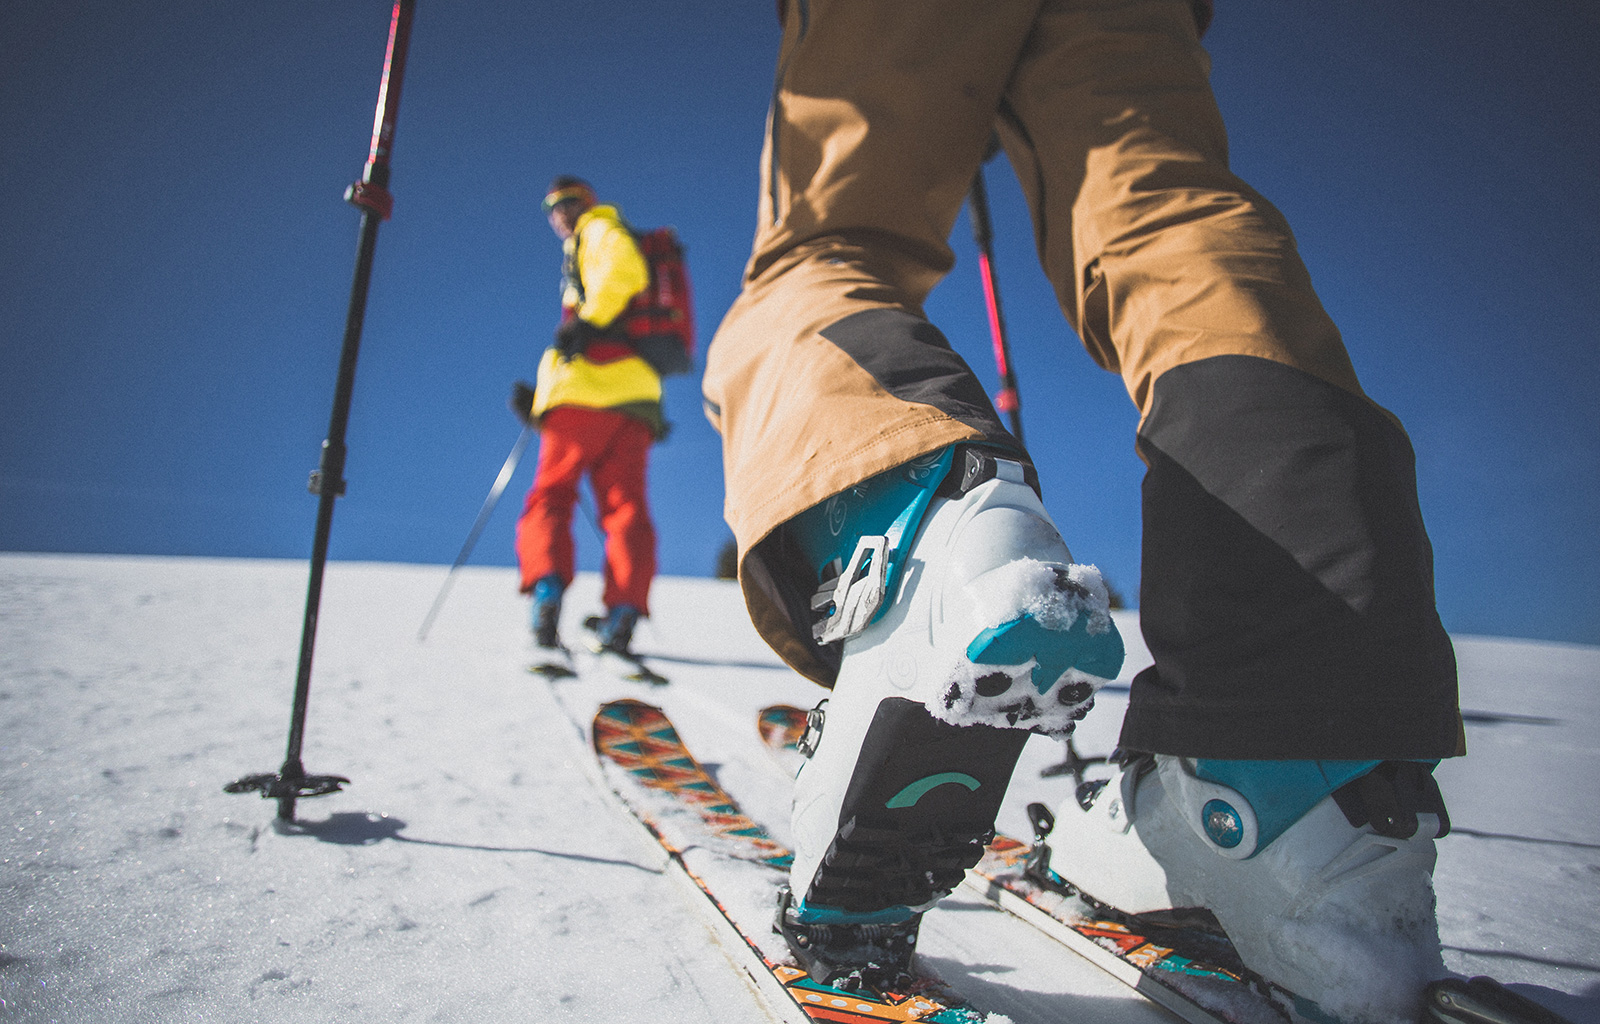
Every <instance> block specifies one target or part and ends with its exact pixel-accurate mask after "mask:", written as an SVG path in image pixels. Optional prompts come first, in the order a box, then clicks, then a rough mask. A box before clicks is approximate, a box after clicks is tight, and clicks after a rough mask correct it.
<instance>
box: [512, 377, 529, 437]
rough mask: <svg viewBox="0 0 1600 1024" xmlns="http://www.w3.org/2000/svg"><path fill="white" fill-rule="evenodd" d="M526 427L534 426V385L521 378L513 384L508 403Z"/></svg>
mask: <svg viewBox="0 0 1600 1024" xmlns="http://www.w3.org/2000/svg"><path fill="white" fill-rule="evenodd" d="M506 404H508V405H510V406H511V411H512V412H514V413H516V415H517V419H519V420H521V421H522V425H523V426H525V427H531V426H533V385H531V384H529V383H528V382H527V381H525V380H519V381H517V382H515V383H514V384H512V385H511V398H510V400H509V401H508V402H507V403H506Z"/></svg>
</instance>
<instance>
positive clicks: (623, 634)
mask: <svg viewBox="0 0 1600 1024" xmlns="http://www.w3.org/2000/svg"><path fill="white" fill-rule="evenodd" d="M638 623H639V609H637V608H635V607H634V606H633V605H631V604H619V605H617V606H616V607H615V608H608V609H607V610H606V613H605V614H604V615H591V616H589V617H588V618H587V619H585V620H583V624H584V625H585V626H587V627H588V628H589V631H590V632H592V633H593V634H594V636H595V640H596V641H597V642H598V643H599V644H600V647H601V648H602V649H603V650H607V651H613V652H615V653H617V654H621V655H624V656H627V655H631V654H632V653H633V650H632V644H633V628H634V626H636V625H638Z"/></svg>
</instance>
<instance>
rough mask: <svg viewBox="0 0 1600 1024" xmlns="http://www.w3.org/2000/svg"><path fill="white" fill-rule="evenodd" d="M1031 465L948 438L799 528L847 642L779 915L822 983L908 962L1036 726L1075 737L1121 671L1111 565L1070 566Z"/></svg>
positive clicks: (822, 719) (887, 981)
mask: <svg viewBox="0 0 1600 1024" xmlns="http://www.w3.org/2000/svg"><path fill="white" fill-rule="evenodd" d="M958 459H959V461H958ZM1027 471H1028V470H1027V469H1026V468H1025V467H1024V466H1023V464H1022V463H1020V462H1017V461H1013V460H1010V459H1007V458H1004V457H1003V456H998V455H996V454H995V453H992V452H989V451H986V450H984V449H979V448H975V447H967V446H962V447H958V448H952V449H946V450H945V451H943V452H940V453H937V454H935V455H933V456H929V457H927V458H925V459H920V460H917V461H915V462H912V463H909V464H907V465H905V466H902V467H900V468H899V469H897V470H893V471H891V472H889V473H886V474H882V475H881V476H879V477H876V478H873V479H872V480H869V481H866V482H865V483H863V484H862V485H860V486H858V487H855V488H852V489H851V490H849V491H846V492H844V493H843V494H841V495H837V496H835V497H834V498H833V499H831V500H830V501H828V502H826V503H824V504H823V505H819V506H817V507H816V508H814V509H811V510H808V511H807V512H806V513H804V514H802V515H801V516H800V517H797V519H796V520H794V521H793V522H791V523H790V524H788V525H786V527H785V529H786V530H789V531H790V537H791V539H792V540H793V541H794V543H795V544H796V545H797V546H798V548H799V549H800V550H801V551H802V552H804V554H805V556H806V558H807V559H808V560H809V561H810V562H811V564H813V565H819V566H825V567H827V568H826V569H825V571H824V572H823V573H821V576H822V577H823V583H822V586H821V587H820V588H819V590H818V592H817V596H816V598H815V599H814V601H813V603H812V607H813V609H814V611H815V614H816V616H817V619H816V624H815V630H814V635H815V636H816V638H817V639H818V641H819V642H821V643H832V642H836V641H838V642H842V643H843V645H844V646H843V654H842V661H841V667H840V670H839V674H838V678H837V681H836V683H835V685H834V688H833V692H832V694H831V695H830V697H829V700H828V702H827V705H826V709H825V710H823V711H820V712H813V715H812V720H811V728H810V729H809V730H808V734H807V736H806V737H805V738H804V740H803V743H802V749H803V750H806V751H808V752H809V760H808V761H807V762H806V764H805V765H804V766H803V767H802V768H801V769H800V772H799V775H798V776H797V778H796V782H795V795H794V812H793V822H794V830H793V831H794V847H795V850H794V853H795V859H794V865H793V868H792V870H791V873H790V889H791V890H792V895H791V896H789V897H786V900H785V902H784V903H783V904H782V906H781V907H780V911H779V914H778V918H777V921H776V922H775V928H776V930H777V931H778V932H779V933H781V934H782V935H783V936H784V938H785V939H786V940H787V941H788V943H789V946H790V948H791V949H792V950H793V951H794V953H795V955H796V957H797V958H799V959H800V961H801V962H802V963H804V964H806V965H807V970H808V972H810V973H811V974H812V976H813V977H814V978H816V979H817V980H819V981H822V982H824V983H833V982H834V981H836V980H838V979H844V980H845V981H846V982H847V983H849V984H854V985H865V986H869V987H874V986H876V987H882V986H886V985H887V986H892V985H894V984H895V983H896V982H897V979H901V978H903V977H904V976H905V975H906V974H907V973H908V969H909V965H910V957H911V955H912V951H913V950H914V949H915V946H916V932H917V925H918V922H919V921H920V919H921V915H922V913H923V912H924V911H926V910H928V909H929V908H930V907H932V906H933V905H934V904H935V903H937V902H938V901H939V900H940V899H942V898H943V897H945V896H946V895H948V894H949V893H950V892H951V891H952V890H953V889H954V888H955V887H956V886H957V885H959V884H960V882H961V880H962V878H963V877H964V875H965V872H966V870H967V869H968V868H970V867H971V866H972V865H973V864H975V863H977V861H978V859H979V858H980V857H981V856H982V853H983V848H984V846H986V845H987V844H988V842H989V841H990V840H991V839H992V837H993V834H994V833H993V829H994V819H995V815H996V813H997V812H998V810H999V806H1000V801H1001V798H1002V797H1003V796H1004V795H1005V790H1006V785H1007V783H1008V782H1009V781H1010V777H1011V771H1012V769H1013V768H1014V767H1015V765H1016V762H1017V758H1018V757H1019V756H1020V755H1021V753H1022V747H1023V744H1024V743H1026V741H1027V738H1028V735H1029V733H1030V732H1033V731H1037V732H1044V733H1048V734H1051V735H1056V736H1064V735H1066V734H1067V733H1070V732H1071V731H1072V728H1073V726H1074V725H1075V723H1076V722H1077V721H1078V719H1080V718H1082V717H1083V715H1084V713H1085V712H1086V711H1087V710H1088V708H1089V706H1090V704H1091V703H1092V695H1093V693H1094V691H1095V689H1097V688H1098V687H1099V686H1100V685H1101V684H1103V683H1104V682H1105V681H1106V680H1108V679H1110V678H1111V677H1114V676H1115V675H1116V674H1117V672H1118V670H1119V668H1120V667H1121V664H1122V654H1123V650H1122V640H1121V637H1120V636H1119V635H1118V633H1117V631H1116V627H1115V626H1114V625H1113V624H1112V622H1111V618H1110V615H1109V614H1108V612H1107V592H1106V589H1105V585H1104V583H1103V581H1102V580H1101V579H1100V574H1099V572H1098V571H1097V570H1095V569H1094V568H1093V567H1092V566H1081V565H1074V564H1072V556H1071V554H1070V553H1069V552H1068V550H1067V546H1066V545H1065V544H1064V543H1063V542H1062V540H1061V537H1060V534H1058V533H1057V532H1056V529H1055V527H1054V525H1052V523H1051V522H1050V518H1049V515H1048V514H1047V513H1046V512H1045V510H1044V506H1043V505H1041V504H1040V502H1039V499H1038V497H1037V495H1036V494H1035V492H1034V491H1033V489H1032V488H1031V487H1030V486H1029V485H1028V482H1027V479H1026V473H1027Z"/></svg>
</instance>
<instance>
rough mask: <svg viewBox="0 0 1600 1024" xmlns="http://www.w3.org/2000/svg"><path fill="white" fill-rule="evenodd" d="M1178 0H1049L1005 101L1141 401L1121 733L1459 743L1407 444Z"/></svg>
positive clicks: (1067, 275)
mask: <svg viewBox="0 0 1600 1024" xmlns="http://www.w3.org/2000/svg"><path fill="white" fill-rule="evenodd" d="M1207 68H1208V65H1207V57H1206V55H1205V53H1204V51H1203V50H1201V49H1200V45H1199V42H1198V40H1197V38H1196V34H1195V27H1194V23H1193V18H1192V14H1191V12H1190V9H1189V5H1188V4H1187V3H1185V2H1183V0H1057V2H1052V3H1049V4H1047V5H1046V7H1045V10H1044V12H1043V13H1042V15H1041V17H1040V20H1039V25H1038V27H1037V30H1036V32H1035V33H1034V35H1033V36H1032V38H1031V39H1030V44H1029V48H1028V52H1027V54H1026V55H1025V57H1024V59H1023V61H1022V62H1021V63H1020V64H1019V66H1018V70H1017V74H1016V76H1015V78H1014V79H1013V80H1012V81H1011V83H1010V85H1009V87H1008V89H1007V92H1006V95H1005V98H1004V101H1003V103H1002V117H1001V136H1002V139H1003V141H1004V142H1005V145H1006V149H1007V152H1008V154H1009V155H1010V157H1011V159H1012V162H1013V164H1014V166H1015V167H1016V170H1017V174H1018V177H1019V178H1020V180H1021V181H1022V183H1023V186H1024V190H1025V192H1026V193H1027V195H1028V198H1029V201H1030V204H1031V205H1032V208H1033V211H1034V218H1035V230H1036V233H1037V239H1038V244H1039V252H1040V258H1041V262H1042V263H1043V265H1044V267H1045V270H1046V272H1047V273H1048V275H1049V276H1050V278H1051V280H1052V282H1053V283H1054V284H1055V287H1056V291H1057V295H1058V297H1059V299H1060V301H1061V306H1062V309H1063V311H1064V312H1065V313H1066V315H1067V318H1068V320H1069V321H1070V322H1071V323H1072V325H1073V327H1074V328H1075V329H1077V331H1078V332H1079V334H1080V336H1081V337H1082V338H1083V340H1084V342H1085V344H1086V346H1087V347H1088V349H1089V351H1090V352H1091V353H1092V354H1093V355H1094V357H1095V358H1096V359H1097V360H1098V361H1099V362H1100V363H1101V365H1103V366H1105V367H1106V368H1107V369H1110V370H1113V371H1116V372H1119V373H1120V374H1121V375H1122V377H1123V380H1124V382H1125V383H1126V385H1127V388H1128V393H1129V394H1130V395H1131V396H1132V398H1133V400H1134V402H1135V403H1136V404H1137V405H1138V406H1139V409H1140V412H1141V414H1142V421H1141V423H1140V427H1139V433H1138V447H1139V452H1140V455H1141V456H1142V457H1143V459H1144V460H1145V462H1146V463H1147V465H1148V467H1149V472H1148V475H1147V477H1146V480H1145V485H1144V519H1145V522H1144V558H1143V571H1142V581H1141V587H1140V599H1139V608H1140V617H1141V625H1142V627H1143V630H1144V633H1145V637H1146V640H1147V642H1148V644H1149V647H1150V651H1151V653H1152V655H1153V656H1154V659H1155V665H1154V667H1153V668H1151V669H1150V670H1148V671H1146V672H1144V673H1142V674H1141V675H1140V676H1139V677H1138V679H1137V680H1136V681H1135V683H1134V688H1133V699H1132V707H1131V709H1130V712H1129V715H1128V718H1127V722H1126V724H1125V727H1124V731H1123V735H1122V744H1123V746H1125V747H1128V748H1130V749H1136V750H1150V751H1158V752H1161V753H1169V754H1184V755H1189V756H1195V757H1230V758H1260V759H1272V758H1283V757H1316V758H1346V759H1348V758H1437V757H1447V756H1450V755H1452V754H1455V753H1457V752H1458V746H1459V739H1460V735H1461V733H1460V717H1459V714H1458V712H1457V707H1456V688H1455V664H1454V658H1453V654H1452V650H1451V647H1450V643H1449V640H1448V638H1447V637H1446V636H1445V633H1444V630H1443V628H1442V627H1441V626H1440V624H1439V619H1438V615H1437V614H1436V612H1435V610H1434V603H1433V582H1432V552H1431V548H1430V546H1429V544H1428V539H1427V535H1426V534H1425V532H1424V530H1423V526H1422V518H1421V514H1420V512H1419V510H1418V505H1417V497H1416V482H1415V473H1414V469H1413V457H1412V452H1411V446H1410V443H1409V441H1408V440H1407V438H1406V435H1405V433H1404V431H1403V430H1401V428H1400V426H1399V424H1398V423H1397V422H1396V421H1395V420H1394V418H1393V417H1392V416H1391V415H1389V414H1388V413H1387V412H1385V411H1384V410H1382V409H1381V408H1379V407H1378V406H1377V405H1375V404H1374V403H1373V402H1372V401H1371V400H1370V399H1368V398H1367V397H1366V396H1365V395H1364V394H1363V393H1362V391H1361V387H1360V385H1359V383H1358V382H1357V379H1356V376H1355V372H1354V370H1353V369H1352V367H1351V365H1350V361H1349V358H1348V356H1347V354H1346V352H1345V349H1344V345H1343V342H1342V340H1341V338H1340V336H1339V332H1338V330H1337V329H1336V328H1335V326H1334V324H1333V323H1332V321H1331V320H1330V319H1329V318H1328V315H1327V314H1326V312H1324V310H1323V308H1322V305H1321V303H1320V302H1319V301H1318V299H1317V296H1316V293H1315V292H1314V291H1313V289H1312V286H1311V279H1310V275H1309V274H1308V273H1307V271H1306V269H1305V266H1304V264H1303V263H1302V262H1301V260H1300V257H1299V255H1298V252H1297V251H1296V248H1295V243H1294V238H1293V236H1292V234H1291V233H1290V230H1289V227H1288V225H1287V223H1286V222H1285V221H1284V219H1283V217H1282V215H1281V214H1280V213H1279V212H1278V211H1277V210H1276V209H1275V208H1273V207H1272V206H1271V204H1269V203H1268V202H1267V201H1266V200H1265V199H1263V198H1262V197H1261V196H1260V195H1259V194H1257V193H1256V192H1255V191H1254V190H1252V189H1251V188H1250V187H1249V186H1248V185H1246V184H1245V183H1244V182H1242V181H1240V180H1239V179H1238V178H1237V177H1235V176H1234V175H1233V174H1232V172H1231V171H1229V169H1228V165H1227V140H1226V135H1225V133H1224V130H1223V125H1222V121H1221V117H1220V115H1219V114H1218V112H1217V108H1216V104H1215V101H1214V99H1213V97H1212V94H1211V91H1210V87H1209V84H1208V82H1207V77H1206V76H1207Z"/></svg>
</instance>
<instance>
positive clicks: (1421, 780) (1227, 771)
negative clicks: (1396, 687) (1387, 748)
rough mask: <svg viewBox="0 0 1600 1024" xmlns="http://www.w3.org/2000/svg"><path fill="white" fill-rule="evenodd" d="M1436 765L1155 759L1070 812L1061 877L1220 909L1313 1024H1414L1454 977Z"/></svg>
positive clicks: (1154, 903) (1131, 898)
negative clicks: (1441, 903)
mask: <svg viewBox="0 0 1600 1024" xmlns="http://www.w3.org/2000/svg"><path fill="white" fill-rule="evenodd" d="M1431 770H1432V766H1431V765H1428V764H1425V763H1417V762H1406V761H1385V762H1381V763H1378V762H1371V761H1368V762H1348V761H1340V762H1328V761H1322V762H1317V761H1282V762H1270V761H1198V762H1197V761H1194V760H1192V759H1189V758H1179V757H1169V756H1166V755H1155V756H1150V755H1141V756H1138V757H1135V758H1133V759H1131V760H1129V761H1127V762H1125V763H1124V764H1123V765H1121V766H1120V767H1119V768H1118V770H1117V772H1116V773H1115V774H1114V775H1113V776H1112V778H1111V780H1110V781H1109V782H1107V783H1105V784H1103V785H1102V786H1100V787H1099V788H1098V789H1097V788H1096V786H1097V784H1096V783H1090V784H1088V785H1086V786H1084V787H1082V788H1080V790H1079V795H1078V798H1077V799H1076V800H1072V799H1069V800H1068V801H1066V802H1065V803H1064V804H1063V805H1062V806H1061V808H1060V809H1059V810H1058V811H1057V813H1056V818H1055V821H1056V825H1055V841H1054V842H1053V843H1051V847H1052V849H1051V851H1050V852H1051V854H1053V857H1052V858H1051V859H1052V861H1053V863H1052V864H1051V867H1053V869H1054V871H1055V874H1056V876H1058V877H1060V878H1064V879H1066V880H1067V881H1068V882H1070V884H1071V885H1072V886H1074V887H1076V888H1077V889H1078V890H1079V891H1081V892H1082V893H1084V894H1085V895H1086V896H1088V897H1090V898H1091V899H1092V900H1096V901H1099V902H1102V903H1105V904H1108V905H1110V906H1112V907H1114V908H1116V909H1118V910H1122V911H1125V912H1129V913H1134V914H1143V913H1150V912H1153V911H1164V910H1169V909H1176V908H1193V907H1201V908H1205V909H1206V910H1209V911H1211V913H1212V914H1214V915H1215V917H1216V918H1217V921H1218V922H1219V923H1220V924H1221V926H1222V928H1223V930H1224V931H1225V932H1227V934H1228V938H1229V939H1230V940H1231V941H1232V942H1233V945H1234V948H1235V949H1236V950H1237V951H1238V953H1239V956H1240V959H1242V960H1243V961H1244V964H1245V966H1246V967H1248V968H1249V969H1250V970H1251V971H1253V972H1254V973H1256V974H1258V975H1260V976H1261V977H1262V978H1263V979H1265V980H1266V981H1269V982H1271V983H1273V984H1274V985H1278V986H1281V987H1282V988H1284V989H1287V990H1288V991H1289V992H1290V993H1292V996H1293V997H1296V998H1294V1003H1295V1008H1296V1010H1297V1012H1298V1013H1300V1015H1301V1016H1303V1017H1307V1018H1309V1019H1313V1020H1318V1019H1324V1018H1332V1019H1333V1020H1335V1021H1338V1022H1339V1024H1402V1022H1403V1024H1415V1022H1416V1021H1417V1020H1419V1019H1421V1017H1422V1013H1423V999H1424V989H1425V987H1426V986H1427V984H1428V983H1429V982H1430V981H1433V980H1435V979H1438V978H1441V977H1443V976H1444V975H1445V974H1446V973H1447V972H1446V971H1445V969H1444V965H1443V961H1442V960H1441V957H1440V950H1439V929H1438V923H1437V920H1436V918H1435V916H1434V898H1433V884H1432V875H1433V865H1434V840H1435V839H1436V838H1437V837H1439V836H1442V835H1444V834H1445V833H1446V832H1448V830H1449V819H1448V817H1447V816H1446V812H1445V809H1444V803H1443V800H1442V799H1441V798H1440V796H1439V791H1438V787H1437V785H1435V784H1434V782H1433V778H1432V775H1431ZM1241 790H1244V791H1245V792H1241ZM1246 792H1248V793H1249V794H1250V795H1249V796H1246Z"/></svg>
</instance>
